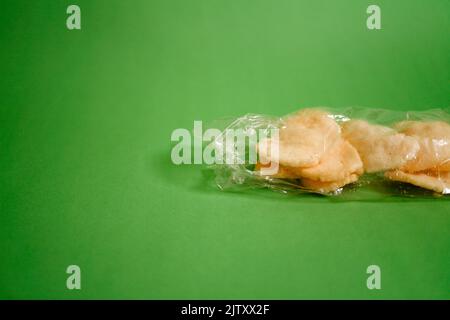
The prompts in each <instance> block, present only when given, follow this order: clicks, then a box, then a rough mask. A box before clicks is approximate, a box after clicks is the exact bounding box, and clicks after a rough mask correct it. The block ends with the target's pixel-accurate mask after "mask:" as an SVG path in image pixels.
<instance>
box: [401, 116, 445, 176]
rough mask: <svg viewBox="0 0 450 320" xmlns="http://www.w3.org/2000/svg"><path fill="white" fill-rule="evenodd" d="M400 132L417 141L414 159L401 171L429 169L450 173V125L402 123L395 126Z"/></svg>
mask: <svg viewBox="0 0 450 320" xmlns="http://www.w3.org/2000/svg"><path fill="white" fill-rule="evenodd" d="M395 128H396V129H398V130H399V131H400V132H402V133H404V134H406V135H407V136H411V137H414V138H416V139H417V141H418V143H419V146H420V149H419V151H418V152H417V155H416V157H414V158H413V159H411V160H410V161H408V162H407V163H405V165H403V166H402V168H401V169H402V170H403V171H408V172H418V171H424V170H429V169H434V170H439V171H450V125H449V124H448V123H446V122H443V121H402V122H399V123H397V124H396V125H395Z"/></svg>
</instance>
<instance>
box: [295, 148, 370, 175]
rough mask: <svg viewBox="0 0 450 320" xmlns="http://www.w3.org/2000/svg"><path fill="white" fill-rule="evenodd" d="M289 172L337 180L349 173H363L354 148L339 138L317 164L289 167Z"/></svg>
mask: <svg viewBox="0 0 450 320" xmlns="http://www.w3.org/2000/svg"><path fill="white" fill-rule="evenodd" d="M290 170H291V172H293V173H294V174H296V175H298V176H299V177H304V178H308V179H312V180H318V181H338V180H343V179H345V178H347V177H348V176H349V175H350V174H352V173H356V174H359V175H361V174H362V173H363V163H362V161H361V158H360V156H359V154H358V152H357V151H356V149H355V148H354V147H353V146H352V145H351V144H350V143H349V142H347V141H345V140H341V141H340V142H338V143H336V144H335V145H334V146H333V147H331V148H330V150H329V151H328V152H327V153H325V154H324V155H323V157H322V159H321V161H320V163H319V164H318V165H317V166H314V167H309V168H291V169H290Z"/></svg>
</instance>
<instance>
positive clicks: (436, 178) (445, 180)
mask: <svg viewBox="0 0 450 320" xmlns="http://www.w3.org/2000/svg"><path fill="white" fill-rule="evenodd" d="M385 176H386V178H389V179H391V180H394V181H400V182H406V183H410V184H413V185H415V186H418V187H422V188H425V189H429V190H433V191H435V192H438V193H442V194H450V172H448V171H447V172H439V173H438V172H433V171H429V172H416V173H407V172H404V171H400V170H395V171H388V172H386V173H385Z"/></svg>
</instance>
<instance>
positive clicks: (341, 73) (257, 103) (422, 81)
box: [0, 0, 450, 299]
mask: <svg viewBox="0 0 450 320" xmlns="http://www.w3.org/2000/svg"><path fill="white" fill-rule="evenodd" d="M72 3H76V4H78V5H79V6H80V7H81V18H82V29H81V30H73V31H69V30H67V28H66V17H67V14H66V8H67V6H68V5H69V4H72ZM372 3H376V4H378V5H379V6H380V7H381V12H382V30H378V31H370V30H368V29H367V28H366V18H367V16H368V15H367V14H366V8H367V6H368V5H369V4H372ZM449 12H450V2H449V1H447V0H432V1H425V0H417V1H413V0H395V1H381V0H377V1H362V0H360V1H356V0H355V1H349V0H345V1H333V0H327V1H323V0H319V1H312V0H311V1H301V0H290V1H288V0H277V1H275V0H258V1H256V0H220V1H218V0H190V1H185V0H183V1H182V0H179V1H175V0H172V1H170V0H169V1H167V0H160V1H159V0H158V1H156V0H149V1H138V0H133V1H116V0H108V1H106V0H95V1H85V0H83V1H82V0H77V1H70V2H69V1H56V0H55V1H50V0H47V1H24V0H20V1H12V0H11V1H2V5H1V8H0V43H1V50H0V120H1V122H0V125H1V127H0V197H1V198H0V298H3V299H10V298H20V299H22V298H32V299H35V298H64V299H72V298H74V299H78V298H89V299H91V298H138V299H141V298H142V299H144V298H145V299H147V298H149V299H160V298H164V299H166V298H167V299H169V298H170V299H184V298H189V299H197V298H202V299H223V298H245V299H298V298H325V299H329V298H330V299H332V298H338V299H347V298H369V299H372V298H373V299H380V298H387V299H391V298H427V299H428V298H439V299H445V298H450V253H449V248H450V210H449V209H450V202H449V201H446V200H448V199H407V198H398V199H396V200H395V201H338V202H336V201H331V200H330V199H327V198H322V197H317V196H311V195H303V196H296V197H287V196H282V195H278V194H275V193H272V192H270V191H268V190H262V191H259V192H221V191H219V190H218V189H217V188H215V187H213V186H211V184H210V182H209V181H208V179H206V177H205V175H204V174H203V171H202V168H201V167H199V166H175V165H172V163H171V160H170V150H171V147H172V145H173V144H172V143H171V141H170V135H171V133H172V131H173V130H174V129H176V128H192V125H193V121H194V120H203V121H209V120H214V119H218V118H222V117H226V116H231V117H237V116H240V115H242V114H245V113H247V112H252V113H264V114H273V115H283V114H286V113H289V112H293V111H295V110H297V109H298V108H301V107H306V106H317V105H325V106H331V107H343V106H355V105H358V106H366V107H381V108H390V109H395V110H422V109H428V108H437V107H440V108H444V109H446V110H449V97H450V86H449V85H450V42H449V39H450V38H449V30H450V19H449V17H448V14H449ZM71 264H76V265H79V266H80V267H81V272H82V279H81V281H82V289H81V290H79V291H77V290H73V291H70V290H67V289H66V278H67V276H68V275H67V274H66V273H65V270H66V268H67V266H68V265H71ZM371 264H376V265H379V266H380V267H381V272H382V280H381V281H382V289H381V290H368V289H367V287H366V278H367V276H368V275H367V274H366V268H367V266H369V265H371Z"/></svg>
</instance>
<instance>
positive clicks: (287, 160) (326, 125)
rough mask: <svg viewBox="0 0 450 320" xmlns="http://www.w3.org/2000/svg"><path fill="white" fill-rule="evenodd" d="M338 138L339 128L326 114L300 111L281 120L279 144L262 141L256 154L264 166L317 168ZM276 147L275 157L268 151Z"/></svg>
mask: <svg viewBox="0 0 450 320" xmlns="http://www.w3.org/2000/svg"><path fill="white" fill-rule="evenodd" d="M339 137H340V127H339V125H338V124H337V123H336V121H334V119H333V118H332V117H331V116H330V115H329V114H328V113H326V112H324V111H320V110H314V109H304V110H301V111H299V112H297V113H295V114H293V115H290V116H288V117H286V118H285V119H284V125H283V126H282V128H280V131H279V140H278V142H277V141H274V140H272V139H270V138H269V139H263V140H262V141H260V143H259V144H258V153H259V156H260V158H261V160H262V162H264V163H269V162H272V161H273V162H278V163H280V164H281V165H283V166H288V167H311V166H315V165H317V164H318V163H319V162H320V160H321V158H322V156H323V154H324V153H325V152H326V151H327V150H328V149H329V148H330V147H331V146H332V145H334V143H335V142H336V141H337V140H338V139H339ZM271 143H276V144H277V146H278V150H279V156H278V158H277V157H276V155H275V154H273V152H272V150H271Z"/></svg>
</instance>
